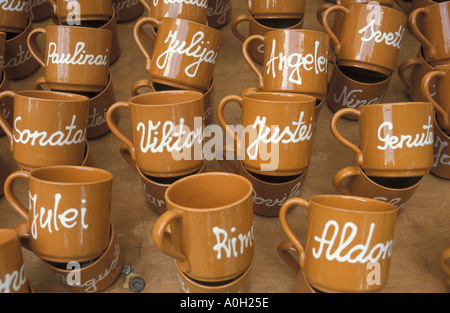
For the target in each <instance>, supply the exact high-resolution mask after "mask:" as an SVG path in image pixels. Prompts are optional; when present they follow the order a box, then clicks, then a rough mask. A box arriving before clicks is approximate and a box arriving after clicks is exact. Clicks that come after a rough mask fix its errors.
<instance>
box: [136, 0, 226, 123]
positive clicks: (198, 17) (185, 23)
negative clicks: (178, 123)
mask: <svg viewBox="0 0 450 313" xmlns="http://www.w3.org/2000/svg"><path fill="white" fill-rule="evenodd" d="M141 2H142V3H143V4H144V6H145V7H146V8H147V10H148V12H149V16H148V17H143V18H140V19H139V20H138V21H137V23H136V24H135V26H134V39H135V42H136V44H137V46H138V48H139V50H140V51H141V52H142V54H143V56H144V57H145V61H146V66H145V69H146V71H147V73H148V74H149V76H150V78H148V79H141V80H139V81H137V82H135V83H134V85H133V86H132V90H131V94H132V96H136V95H138V94H140V92H139V90H140V89H147V90H150V92H155V91H165V90H171V89H172V90H173V89H181V90H195V91H198V92H201V93H202V94H203V95H204V110H205V125H206V126H208V125H210V124H211V123H212V116H211V110H212V102H213V94H214V86H215V80H214V67H215V63H216V60H217V56H218V52H219V49H220V46H221V44H222V39H223V34H222V32H221V31H219V30H216V29H215V28H213V27H211V26H208V18H207V14H208V2H207V1H193V2H191V1H187V2H185V1H176V2H173V1H169V2H168V1H151V2H150V4H148V3H147V2H146V1H145V0H141ZM146 26H150V33H151V34H150V35H149V34H148V32H146V31H145V30H146ZM186 30H187V33H186V34H184V32H185V31H186ZM146 44H147V45H149V47H148V48H150V49H147V47H146ZM179 44H182V45H185V46H186V48H184V49H180V47H179ZM149 51H151V52H149ZM178 68H180V69H182V70H180V71H178V70H172V71H171V70H170V69H178ZM143 93H145V91H144V92H143Z"/></svg>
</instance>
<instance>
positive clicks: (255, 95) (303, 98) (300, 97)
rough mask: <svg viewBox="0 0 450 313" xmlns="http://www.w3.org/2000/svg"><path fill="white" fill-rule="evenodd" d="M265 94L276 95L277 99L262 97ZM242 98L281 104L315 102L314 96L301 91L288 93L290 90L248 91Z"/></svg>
mask: <svg viewBox="0 0 450 313" xmlns="http://www.w3.org/2000/svg"><path fill="white" fill-rule="evenodd" d="M265 95H270V96H274V97H277V98H279V99H270V100H269V99H264V96H265ZM242 98H244V99H250V100H256V101H258V102H262V103H266V104H270V103H274V102H279V103H282V104H287V103H309V102H313V103H314V105H315V104H316V100H317V99H316V98H314V97H313V96H310V95H307V94H301V93H290V92H271V91H256V92H249V93H247V94H245V95H244V96H242Z"/></svg>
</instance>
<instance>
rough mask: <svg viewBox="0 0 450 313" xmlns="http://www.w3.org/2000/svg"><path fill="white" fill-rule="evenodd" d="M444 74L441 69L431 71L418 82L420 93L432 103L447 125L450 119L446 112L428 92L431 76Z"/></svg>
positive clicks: (442, 75)
mask: <svg viewBox="0 0 450 313" xmlns="http://www.w3.org/2000/svg"><path fill="white" fill-rule="evenodd" d="M444 76H445V72H443V71H431V72H428V73H426V74H425V75H424V76H423V78H422V83H421V84H420V91H421V92H422V94H423V95H424V96H425V98H427V100H428V101H429V102H431V104H433V106H434V109H435V110H436V112H437V113H438V114H439V115H440V116H441V117H442V120H443V122H444V126H445V127H447V126H448V125H450V123H449V122H450V121H449V118H448V114H447V112H446V111H445V110H444V109H443V108H442V107H441V106H440V105H439V103H437V102H436V100H434V99H433V97H432V96H431V93H430V83H431V80H432V79H433V78H436V77H440V78H442V77H444Z"/></svg>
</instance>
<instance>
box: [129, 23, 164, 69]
mask: <svg viewBox="0 0 450 313" xmlns="http://www.w3.org/2000/svg"><path fill="white" fill-rule="evenodd" d="M145 24H152V25H153V26H154V27H159V26H160V25H161V22H160V21H159V20H157V19H156V18H154V17H142V18H140V19H139V20H138V21H137V23H136V24H135V25H134V33H133V34H134V41H135V42H136V44H137V46H138V48H139V50H140V51H141V52H142V54H143V55H144V57H145V59H146V60H147V64H146V66H145V69H146V70H147V71H150V64H151V61H152V57H151V56H150V53H148V51H147V50H146V49H145V47H144V44H143V43H142V39H141V35H142V33H143V30H142V27H143V26H144V25H145ZM144 39H145V37H144ZM145 41H146V40H145Z"/></svg>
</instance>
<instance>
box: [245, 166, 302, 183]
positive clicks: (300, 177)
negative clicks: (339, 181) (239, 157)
mask: <svg viewBox="0 0 450 313" xmlns="http://www.w3.org/2000/svg"><path fill="white" fill-rule="evenodd" d="M239 167H240V169H242V170H243V171H244V172H245V173H246V174H247V175H248V176H250V177H251V178H252V179H254V180H255V181H257V182H258V183H260V184H264V185H270V186H277V187H280V186H285V185H290V184H293V183H295V182H297V181H299V180H302V179H303V178H304V177H305V176H306V175H307V174H308V172H309V166H308V167H307V168H306V170H305V171H304V172H303V173H301V174H299V175H297V177H295V178H294V179H292V180H290V181H287V182H283V183H270V182H266V181H263V180H261V179H259V178H257V177H255V176H253V175H252V173H251V172H249V171H248V170H247V168H246V167H245V166H244V164H243V163H242V161H239Z"/></svg>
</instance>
